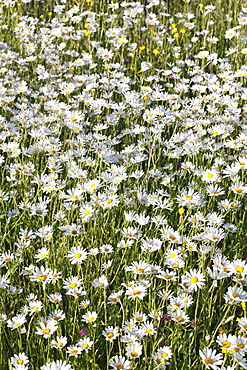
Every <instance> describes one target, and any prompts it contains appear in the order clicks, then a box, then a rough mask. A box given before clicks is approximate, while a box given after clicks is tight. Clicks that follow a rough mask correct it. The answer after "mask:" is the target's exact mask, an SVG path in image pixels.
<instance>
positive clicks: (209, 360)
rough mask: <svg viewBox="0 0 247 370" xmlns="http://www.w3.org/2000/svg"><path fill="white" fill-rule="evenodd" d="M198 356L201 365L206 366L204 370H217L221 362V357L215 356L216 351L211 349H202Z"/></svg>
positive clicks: (219, 355)
mask: <svg viewBox="0 0 247 370" xmlns="http://www.w3.org/2000/svg"><path fill="white" fill-rule="evenodd" d="M199 355H200V356H201V358H202V362H203V364H204V365H205V366H206V369H213V370H217V369H219V368H218V365H219V366H220V365H221V364H222V362H223V359H222V355H221V354H216V350H212V349H211V348H208V347H206V348H204V350H203V351H199Z"/></svg>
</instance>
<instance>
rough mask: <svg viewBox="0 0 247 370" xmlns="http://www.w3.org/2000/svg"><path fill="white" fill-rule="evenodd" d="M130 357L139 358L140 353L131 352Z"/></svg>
mask: <svg viewBox="0 0 247 370" xmlns="http://www.w3.org/2000/svg"><path fill="white" fill-rule="evenodd" d="M130 355H131V356H132V357H137V356H138V353H137V352H130Z"/></svg>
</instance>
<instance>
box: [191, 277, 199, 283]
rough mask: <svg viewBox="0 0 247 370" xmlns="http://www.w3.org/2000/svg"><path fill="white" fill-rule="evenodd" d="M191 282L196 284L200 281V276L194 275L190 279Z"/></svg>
mask: <svg viewBox="0 0 247 370" xmlns="http://www.w3.org/2000/svg"><path fill="white" fill-rule="evenodd" d="M190 281H191V283H193V284H195V283H197V282H198V278H197V277H196V276H193V277H192V278H191V279H190Z"/></svg>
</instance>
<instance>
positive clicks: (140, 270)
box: [136, 269, 144, 272]
mask: <svg viewBox="0 0 247 370" xmlns="http://www.w3.org/2000/svg"><path fill="white" fill-rule="evenodd" d="M136 272H144V269H136Z"/></svg>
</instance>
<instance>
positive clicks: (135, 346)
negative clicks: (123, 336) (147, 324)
mask: <svg viewBox="0 0 247 370" xmlns="http://www.w3.org/2000/svg"><path fill="white" fill-rule="evenodd" d="M141 354H142V345H141V344H140V343H139V342H132V343H129V344H127V347H126V356H128V357H129V358H133V359H135V358H138V357H140V356H141Z"/></svg>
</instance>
